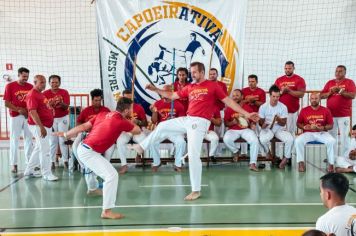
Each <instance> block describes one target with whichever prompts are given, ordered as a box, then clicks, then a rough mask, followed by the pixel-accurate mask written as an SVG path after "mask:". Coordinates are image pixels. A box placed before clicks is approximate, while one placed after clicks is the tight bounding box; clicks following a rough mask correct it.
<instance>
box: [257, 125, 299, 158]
mask: <svg viewBox="0 0 356 236" xmlns="http://www.w3.org/2000/svg"><path fill="white" fill-rule="evenodd" d="M273 136H276V138H278V139H279V140H281V141H282V142H283V143H284V157H286V158H291V152H292V148H293V142H294V139H293V136H292V135H291V133H290V132H288V131H286V130H282V129H280V130H278V131H277V132H276V133H273V132H272V130H270V129H262V130H261V132H260V141H261V144H262V145H263V154H265V153H264V152H265V150H266V151H267V150H269V148H268V147H269V142H270V141H271V139H272V138H273Z"/></svg>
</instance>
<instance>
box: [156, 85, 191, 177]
mask: <svg viewBox="0 0 356 236" xmlns="http://www.w3.org/2000/svg"><path fill="white" fill-rule="evenodd" d="M163 90H166V91H170V90H171V86H170V85H165V86H163ZM171 102H172V100H170V99H168V98H162V99H161V100H158V101H157V102H155V103H154V104H153V105H152V106H151V107H150V109H151V111H152V117H151V120H152V123H153V124H159V123H160V122H162V121H166V120H169V119H172V118H176V117H181V116H185V109H184V106H183V105H182V103H181V102H180V101H179V100H174V102H173V110H172V108H171V105H172V103H171ZM165 139H168V140H169V141H171V142H172V143H173V145H174V148H175V155H174V158H175V162H174V170H175V171H177V172H181V171H182V157H183V156H184V153H185V151H186V146H187V144H186V142H185V140H184V135H181V134H177V135H169V136H167V137H166V138H165ZM162 141H163V140H161V141H159V142H156V143H154V144H153V145H152V146H151V148H150V152H151V157H152V158H153V164H152V171H153V172H157V170H158V168H159V167H160V165H161V160H160V155H159V146H160V142H162Z"/></svg>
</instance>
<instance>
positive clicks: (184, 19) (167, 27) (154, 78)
mask: <svg viewBox="0 0 356 236" xmlns="http://www.w3.org/2000/svg"><path fill="white" fill-rule="evenodd" d="M143 23H149V24H145V25H146V26H145V27H142V26H141V25H142V24H143ZM116 36H117V37H118V39H119V41H120V44H117V43H115V42H112V41H110V40H108V39H107V38H105V37H104V38H103V40H104V41H106V43H109V44H110V45H111V47H112V50H111V52H110V54H109V60H108V61H109V66H108V79H109V80H110V79H112V78H110V77H115V78H116V81H111V80H110V85H111V91H112V93H113V94H114V95H115V94H116V93H117V90H119V89H120V86H119V85H117V84H120V83H121V84H122V86H123V88H122V89H130V90H131V89H132V86H134V97H135V101H136V102H137V103H140V104H141V105H142V106H143V107H144V108H145V111H146V113H147V114H151V111H150V110H149V105H150V104H152V103H153V102H154V101H155V100H158V99H160V98H159V96H158V95H157V94H155V93H152V92H150V91H146V90H145V89H144V88H145V86H146V85H147V84H148V83H151V84H154V85H155V86H156V87H162V86H164V85H167V84H172V83H173V82H174V81H175V80H176V72H177V69H178V68H179V67H184V68H187V69H188V70H189V67H190V63H191V62H194V61H199V62H202V63H204V64H205V66H206V76H208V72H207V70H208V69H209V68H208V67H209V66H210V65H211V68H216V69H217V70H218V71H219V74H220V75H221V81H223V82H224V83H225V84H226V85H227V88H228V90H229V91H230V90H231V89H232V86H233V84H234V78H235V75H236V63H237V62H236V61H237V58H236V57H237V52H238V50H237V45H236V43H235V41H234V40H233V38H232V36H231V35H230V34H229V32H227V30H226V29H225V28H224V26H223V25H222V23H221V22H220V21H218V20H217V19H216V18H215V17H214V16H213V15H212V14H211V13H209V12H207V11H205V10H203V9H201V8H198V7H196V6H192V5H188V4H186V3H181V2H164V5H162V6H154V7H152V8H148V9H145V10H143V11H142V12H139V13H136V14H135V15H134V16H133V17H132V18H130V19H127V21H125V24H124V25H123V26H122V27H120V28H119V29H118V31H117V33H116ZM123 43H125V44H123ZM120 45H121V46H120ZM122 45H126V46H122ZM113 58H116V61H115V65H117V63H119V62H121V63H123V67H124V70H123V68H120V67H119V66H116V67H115V68H112V70H111V69H110V60H112V59H113ZM135 60H136V64H135ZM113 64H114V63H113ZM133 71H135V74H134V73H133ZM111 75H112V76H111ZM133 77H135V80H134V81H133ZM188 77H189V78H188V80H191V78H190V74H189V76H188ZM114 85H115V86H114ZM114 95H113V99H114Z"/></svg>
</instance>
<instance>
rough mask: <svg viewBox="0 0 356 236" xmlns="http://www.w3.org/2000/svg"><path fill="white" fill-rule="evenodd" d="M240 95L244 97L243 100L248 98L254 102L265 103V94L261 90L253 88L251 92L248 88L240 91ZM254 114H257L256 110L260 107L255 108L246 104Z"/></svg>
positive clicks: (253, 105) (255, 106)
mask: <svg viewBox="0 0 356 236" xmlns="http://www.w3.org/2000/svg"><path fill="white" fill-rule="evenodd" d="M242 95H243V96H244V99H248V98H254V99H255V100H256V101H259V102H262V103H265V102H266V92H265V91H263V89H261V88H255V90H251V88H250V87H246V88H244V89H242ZM248 105H249V106H250V107H251V108H252V110H253V111H254V112H258V109H259V108H260V106H257V105H256V104H254V103H249V104H248Z"/></svg>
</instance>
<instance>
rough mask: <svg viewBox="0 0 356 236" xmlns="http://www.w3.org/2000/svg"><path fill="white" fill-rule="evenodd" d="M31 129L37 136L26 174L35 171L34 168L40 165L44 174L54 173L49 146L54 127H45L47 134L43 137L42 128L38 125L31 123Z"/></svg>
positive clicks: (34, 135)
mask: <svg viewBox="0 0 356 236" xmlns="http://www.w3.org/2000/svg"><path fill="white" fill-rule="evenodd" d="M29 129H30V131H31V133H32V135H33V137H35V146H34V149H33V151H32V154H31V157H30V160H29V162H28V164H27V167H26V170H25V175H26V174H28V173H31V172H33V171H34V168H35V167H37V166H39V165H40V166H41V173H42V176H49V175H52V171H51V157H50V148H49V139H50V137H51V135H52V129H51V128H47V127H45V129H46V131H47V135H46V137H44V138H41V129H40V127H39V126H38V125H29Z"/></svg>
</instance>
